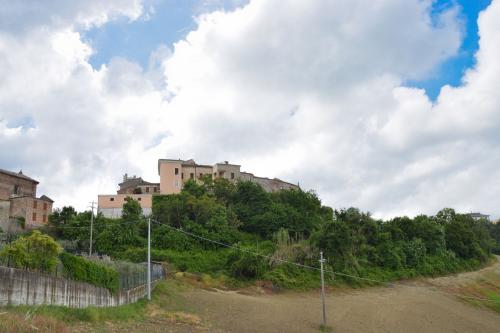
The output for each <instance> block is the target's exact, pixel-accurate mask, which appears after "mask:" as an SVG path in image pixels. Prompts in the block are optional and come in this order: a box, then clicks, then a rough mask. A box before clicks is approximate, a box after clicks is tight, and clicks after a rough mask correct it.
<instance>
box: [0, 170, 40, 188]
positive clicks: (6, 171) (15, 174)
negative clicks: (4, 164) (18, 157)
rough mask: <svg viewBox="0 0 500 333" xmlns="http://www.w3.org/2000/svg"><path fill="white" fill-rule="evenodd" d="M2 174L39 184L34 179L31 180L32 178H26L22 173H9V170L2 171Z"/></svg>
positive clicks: (0, 171)
mask: <svg viewBox="0 0 500 333" xmlns="http://www.w3.org/2000/svg"><path fill="white" fill-rule="evenodd" d="M0 173H3V174H6V175H9V176H12V177H17V178H21V179H25V180H29V181H30V182H33V183H36V184H39V182H38V181H36V180H34V179H33V178H30V177H28V176H26V175H25V174H23V172H22V171H19V172H12V171H8V170H4V169H0Z"/></svg>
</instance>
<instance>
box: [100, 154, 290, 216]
mask: <svg viewBox="0 0 500 333" xmlns="http://www.w3.org/2000/svg"><path fill="white" fill-rule="evenodd" d="M158 175H159V176H160V182H159V183H150V182H147V181H145V180H143V179H142V178H141V177H136V176H133V177H128V176H127V174H125V175H124V178H123V182H122V183H120V184H119V189H118V191H117V194H106V195H99V196H98V211H99V212H101V213H102V214H103V215H104V216H106V217H112V218H115V217H120V216H121V212H122V207H123V203H124V202H125V198H126V197H128V196H130V197H132V198H134V199H136V200H138V201H139V204H140V205H141V207H142V210H143V213H144V214H145V215H149V214H150V213H151V209H152V201H153V200H152V196H153V195H155V194H175V193H179V192H180V191H181V190H182V187H183V186H184V184H185V183H186V182H187V181H189V180H194V181H201V179H202V178H203V177H210V178H212V179H216V178H224V179H227V180H229V181H233V182H236V181H238V180H242V181H251V182H254V183H257V184H259V185H261V186H262V187H263V188H264V190H266V191H268V192H273V191H279V190H283V189H298V188H299V187H298V186H297V185H295V184H291V183H288V182H285V181H283V180H281V179H278V178H272V179H271V178H266V177H257V176H255V175H253V174H252V173H249V172H243V171H241V166H240V165H238V164H231V163H229V162H227V161H224V162H221V163H216V164H213V165H208V164H198V163H196V162H195V161H194V160H192V159H190V160H181V159H177V160H175V159H159V160H158Z"/></svg>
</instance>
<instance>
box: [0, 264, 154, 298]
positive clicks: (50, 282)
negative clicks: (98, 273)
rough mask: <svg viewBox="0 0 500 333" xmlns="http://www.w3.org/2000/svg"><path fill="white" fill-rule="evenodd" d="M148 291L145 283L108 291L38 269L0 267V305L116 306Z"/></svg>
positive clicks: (141, 296) (142, 295)
mask: <svg viewBox="0 0 500 333" xmlns="http://www.w3.org/2000/svg"><path fill="white" fill-rule="evenodd" d="M146 294H147V285H142V286H139V287H136V288H133V289H129V290H119V291H117V292H116V293H115V294H111V293H110V292H109V290H108V289H106V288H100V287H96V286H93V285H90V284H88V283H84V282H78V281H73V280H67V279H64V278H59V277H54V276H50V275H45V274H42V273H37V272H30V271H24V270H20V269H15V268H9V267H2V266H0V305H1V306H5V305H39V304H51V305H64V306H68V307H72V308H85V307H88V306H117V305H123V304H128V303H133V302H136V301H137V300H139V299H140V298H143V297H144V296H146Z"/></svg>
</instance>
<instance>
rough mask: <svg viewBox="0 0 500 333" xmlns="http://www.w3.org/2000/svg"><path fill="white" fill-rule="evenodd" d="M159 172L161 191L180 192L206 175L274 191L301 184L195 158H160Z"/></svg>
mask: <svg viewBox="0 0 500 333" xmlns="http://www.w3.org/2000/svg"><path fill="white" fill-rule="evenodd" d="M158 174H159V176H160V193H161V194H173V193H179V192H180V191H181V190H182V187H183V185H184V184H185V183H186V182H187V181H188V180H190V179H191V180H195V181H200V180H201V179H202V178H203V177H204V176H208V177H210V178H212V179H216V178H224V179H227V180H229V181H234V182H236V181H239V180H241V181H250V182H254V183H257V184H259V185H261V186H262V187H263V188H264V190H266V191H268V192H274V191H279V190H289V189H298V188H299V186H298V185H295V184H291V183H288V182H285V181H283V180H281V179H278V178H266V177H258V176H255V175H254V174H252V173H249V172H243V171H241V166H240V165H238V164H230V163H229V162H228V161H224V162H222V163H216V164H214V165H204V164H197V163H196V162H195V161H194V160H192V159H191V160H187V161H183V160H172V159H160V160H158Z"/></svg>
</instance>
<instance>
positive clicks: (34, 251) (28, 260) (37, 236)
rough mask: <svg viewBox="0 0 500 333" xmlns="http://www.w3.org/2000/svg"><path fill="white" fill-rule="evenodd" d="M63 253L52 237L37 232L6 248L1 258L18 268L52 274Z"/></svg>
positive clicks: (0, 253)
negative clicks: (58, 256)
mask: <svg viewBox="0 0 500 333" xmlns="http://www.w3.org/2000/svg"><path fill="white" fill-rule="evenodd" d="M61 251H62V248H61V246H60V245H59V243H57V242H56V241H55V240H54V239H53V238H52V237H50V236H49V235H44V234H42V233H41V232H40V231H38V230H35V231H33V232H32V233H31V234H30V235H29V236H23V237H20V238H18V239H16V240H15V241H14V242H12V244H10V245H7V246H5V247H4V248H3V249H2V251H1V252H0V257H1V258H2V259H4V260H5V261H8V262H9V264H10V265H12V266H14V267H17V268H27V269H33V270H41V271H46V272H51V271H53V270H54V268H55V267H56V265H57V255H58V254H59V253H60V252H61Z"/></svg>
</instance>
